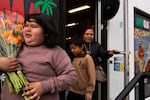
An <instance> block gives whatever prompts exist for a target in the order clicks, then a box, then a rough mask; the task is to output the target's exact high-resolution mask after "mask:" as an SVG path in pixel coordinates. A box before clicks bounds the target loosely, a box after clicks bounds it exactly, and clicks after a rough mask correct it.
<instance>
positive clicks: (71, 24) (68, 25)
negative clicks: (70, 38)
mask: <svg viewBox="0 0 150 100" xmlns="http://www.w3.org/2000/svg"><path fill="white" fill-rule="evenodd" d="M78 24H79V23H70V24H67V25H66V27H71V26H75V25H78Z"/></svg>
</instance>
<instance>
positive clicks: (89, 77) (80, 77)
mask: <svg viewBox="0 0 150 100" xmlns="http://www.w3.org/2000/svg"><path fill="white" fill-rule="evenodd" d="M69 48H70V50H71V52H72V53H73V55H74V56H75V57H74V59H73V61H72V64H73V67H74V68H75V69H76V73H77V81H76V82H75V84H73V85H72V86H71V87H70V89H69V94H68V97H67V100H92V94H93V91H94V89H95V81H96V78H95V67H94V62H93V59H92V57H91V56H90V55H89V54H87V53H86V52H85V51H84V42H83V40H82V37H79V36H77V35H75V36H73V37H72V38H71V40H70V41H69Z"/></svg>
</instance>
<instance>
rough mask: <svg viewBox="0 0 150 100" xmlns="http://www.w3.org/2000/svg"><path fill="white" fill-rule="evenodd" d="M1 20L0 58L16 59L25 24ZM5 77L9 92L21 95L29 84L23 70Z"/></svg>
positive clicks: (9, 73) (6, 74)
mask: <svg viewBox="0 0 150 100" xmlns="http://www.w3.org/2000/svg"><path fill="white" fill-rule="evenodd" d="M0 20H1V24H0V57H16V56H17V53H18V51H19V49H20V47H21V45H22V29H23V22H22V21H19V20H17V21H16V22H15V23H13V22H11V21H10V20H7V19H4V20H3V19H2V18H0ZM5 76H6V82H7V84H8V87H9V91H10V92H11V93H16V94H17V95H20V94H21V93H22V92H23V88H24V87H25V86H26V84H27V79H26V78H25V76H24V75H23V73H22V71H21V68H19V69H18V70H17V71H15V72H6V73H5ZM25 98H26V97H25Z"/></svg>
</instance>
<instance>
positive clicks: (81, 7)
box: [68, 5, 90, 13]
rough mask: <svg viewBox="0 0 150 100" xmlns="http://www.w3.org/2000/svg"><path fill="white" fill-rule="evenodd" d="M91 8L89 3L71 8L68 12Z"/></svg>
mask: <svg viewBox="0 0 150 100" xmlns="http://www.w3.org/2000/svg"><path fill="white" fill-rule="evenodd" d="M89 8H90V6H89V5H84V6H80V7H77V8H74V9H71V10H69V11H68V12H69V13H75V12H78V11H81V10H85V9H89Z"/></svg>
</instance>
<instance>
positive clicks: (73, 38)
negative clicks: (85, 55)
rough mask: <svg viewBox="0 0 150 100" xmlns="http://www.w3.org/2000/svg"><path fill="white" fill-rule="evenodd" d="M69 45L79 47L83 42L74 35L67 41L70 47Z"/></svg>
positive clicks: (79, 37)
mask: <svg viewBox="0 0 150 100" xmlns="http://www.w3.org/2000/svg"><path fill="white" fill-rule="evenodd" d="M71 44H74V45H77V46H79V47H81V46H82V45H83V44H84V41H83V39H82V37H81V36H80V35H77V34H75V35H73V36H72V37H71V39H70V40H69V45H71Z"/></svg>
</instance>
